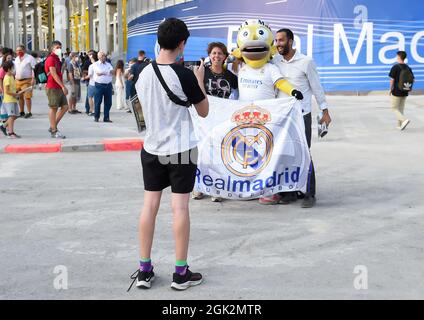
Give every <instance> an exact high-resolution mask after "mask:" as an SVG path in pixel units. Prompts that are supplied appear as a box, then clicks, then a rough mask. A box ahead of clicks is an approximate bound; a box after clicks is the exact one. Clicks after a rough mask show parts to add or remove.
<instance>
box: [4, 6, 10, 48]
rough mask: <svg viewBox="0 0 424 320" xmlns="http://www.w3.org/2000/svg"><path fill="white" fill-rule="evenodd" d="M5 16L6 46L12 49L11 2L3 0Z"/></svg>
mask: <svg viewBox="0 0 424 320" xmlns="http://www.w3.org/2000/svg"><path fill="white" fill-rule="evenodd" d="M3 15H4V46H5V47H10V46H11V45H10V32H8V31H9V1H8V0H3Z"/></svg>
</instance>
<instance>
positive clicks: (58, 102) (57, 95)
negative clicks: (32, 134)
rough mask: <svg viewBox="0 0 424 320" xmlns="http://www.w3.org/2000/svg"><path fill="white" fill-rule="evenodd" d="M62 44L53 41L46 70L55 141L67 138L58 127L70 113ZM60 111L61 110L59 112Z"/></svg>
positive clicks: (50, 117)
mask: <svg viewBox="0 0 424 320" xmlns="http://www.w3.org/2000/svg"><path fill="white" fill-rule="evenodd" d="M61 56H62V43H60V42H59V41H53V43H52V46H51V52H50V55H49V56H48V57H47V59H46V62H45V65H44V68H45V72H46V74H47V75H48V77H47V84H46V93H47V98H48V101H49V107H50V112H49V120H50V128H49V132H50V133H51V137H52V138H55V139H65V138H66V137H65V136H64V135H63V134H62V133H61V132H60V131H59V129H58V125H59V123H60V121H61V120H62V118H63V116H64V115H65V113H66V112H67V111H68V108H69V107H68V99H67V98H66V96H67V95H68V89H67V88H66V86H65V84H64V83H63V76H62V62H61V61H60V57H61ZM59 109H60V110H59Z"/></svg>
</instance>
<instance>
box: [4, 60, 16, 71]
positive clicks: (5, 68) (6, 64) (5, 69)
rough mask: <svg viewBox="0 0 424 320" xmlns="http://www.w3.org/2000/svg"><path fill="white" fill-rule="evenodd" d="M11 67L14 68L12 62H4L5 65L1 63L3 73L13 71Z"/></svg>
mask: <svg viewBox="0 0 424 320" xmlns="http://www.w3.org/2000/svg"><path fill="white" fill-rule="evenodd" d="M13 66H14V64H13V61H6V62H5V63H3V70H4V71H5V72H9V70H12V69H13Z"/></svg>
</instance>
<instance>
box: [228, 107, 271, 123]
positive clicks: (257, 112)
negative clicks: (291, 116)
mask: <svg viewBox="0 0 424 320" xmlns="http://www.w3.org/2000/svg"><path fill="white" fill-rule="evenodd" d="M231 121H233V122H235V123H237V124H238V125H243V124H262V125H264V124H266V123H267V122H270V121H271V113H270V112H269V111H267V110H265V109H263V108H260V107H258V106H255V105H254V104H252V105H250V106H248V107H246V108H243V109H241V110H239V111H237V112H235V113H234V114H233V116H232V118H231Z"/></svg>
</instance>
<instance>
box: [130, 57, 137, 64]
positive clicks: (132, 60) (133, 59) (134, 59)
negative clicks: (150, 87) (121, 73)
mask: <svg viewBox="0 0 424 320" xmlns="http://www.w3.org/2000/svg"><path fill="white" fill-rule="evenodd" d="M137 61H138V60H137V58H132V59H131V60H130V61H129V62H132V63H137Z"/></svg>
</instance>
